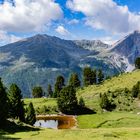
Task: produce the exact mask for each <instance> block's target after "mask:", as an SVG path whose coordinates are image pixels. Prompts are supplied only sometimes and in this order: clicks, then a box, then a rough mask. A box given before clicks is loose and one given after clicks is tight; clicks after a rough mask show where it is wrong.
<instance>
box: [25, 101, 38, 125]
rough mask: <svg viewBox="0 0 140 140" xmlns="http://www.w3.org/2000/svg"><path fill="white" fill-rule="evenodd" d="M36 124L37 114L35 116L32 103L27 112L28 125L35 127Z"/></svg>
mask: <svg viewBox="0 0 140 140" xmlns="http://www.w3.org/2000/svg"><path fill="white" fill-rule="evenodd" d="M35 122H36V114H35V109H34V106H33V104H32V102H31V103H30V104H29V106H28V108H27V112H26V123H27V124H30V125H34V123H35Z"/></svg>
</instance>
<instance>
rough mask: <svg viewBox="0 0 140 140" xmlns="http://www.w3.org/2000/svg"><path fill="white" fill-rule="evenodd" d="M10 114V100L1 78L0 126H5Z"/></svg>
mask: <svg viewBox="0 0 140 140" xmlns="http://www.w3.org/2000/svg"><path fill="white" fill-rule="evenodd" d="M7 114H8V98H7V93H6V89H5V87H4V85H3V83H2V80H1V78H0V126H2V125H4V123H5V121H6V119H7Z"/></svg>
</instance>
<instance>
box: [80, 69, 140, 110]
mask: <svg viewBox="0 0 140 140" xmlns="http://www.w3.org/2000/svg"><path fill="white" fill-rule="evenodd" d="M138 81H140V70H137V71H134V72H132V73H124V74H122V75H119V76H118V77H113V78H112V79H109V80H106V81H105V82H104V83H103V84H101V85H92V86H88V87H85V88H83V89H80V90H78V92H77V96H78V97H80V96H82V97H83V98H84V99H85V102H86V105H87V106H88V107H90V108H95V109H96V110H99V105H98V101H99V100H98V99H99V98H98V95H99V93H104V92H107V91H108V90H110V91H115V90H117V89H123V88H128V89H131V88H132V87H133V85H134V84H136V83H137V82H138Z"/></svg>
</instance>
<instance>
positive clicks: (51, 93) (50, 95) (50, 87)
mask: <svg viewBox="0 0 140 140" xmlns="http://www.w3.org/2000/svg"><path fill="white" fill-rule="evenodd" d="M47 93H48V97H50V98H51V97H53V90H52V86H51V85H50V84H49V85H48V88H47Z"/></svg>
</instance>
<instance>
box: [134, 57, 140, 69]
mask: <svg viewBox="0 0 140 140" xmlns="http://www.w3.org/2000/svg"><path fill="white" fill-rule="evenodd" d="M135 67H136V68H137V69H140V57H138V58H137V59H136V60H135Z"/></svg>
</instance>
